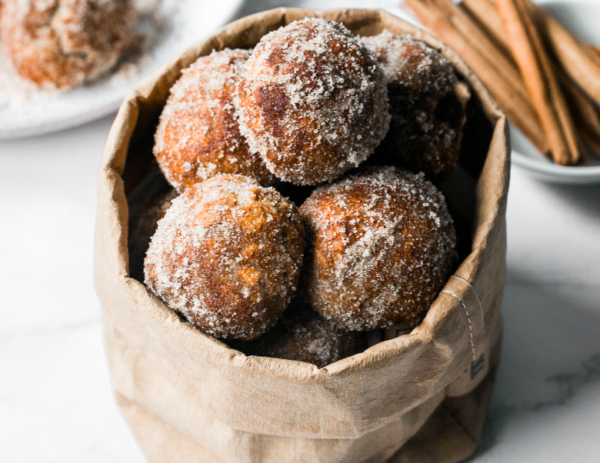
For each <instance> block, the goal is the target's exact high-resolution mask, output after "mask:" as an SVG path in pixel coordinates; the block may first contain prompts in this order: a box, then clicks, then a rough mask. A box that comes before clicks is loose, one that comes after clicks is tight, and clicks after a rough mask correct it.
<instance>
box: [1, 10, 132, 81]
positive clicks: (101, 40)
mask: <svg viewBox="0 0 600 463" xmlns="http://www.w3.org/2000/svg"><path fill="white" fill-rule="evenodd" d="M1 3H2V11H1V14H0V35H1V37H2V45H3V46H4V48H5V50H6V52H7V54H8V56H9V57H10V59H11V61H12V63H13V65H14V67H15V69H16V71H17V72H18V73H19V75H21V76H22V77H24V78H25V79H27V80H30V81H32V82H34V83H35V84H37V85H38V86H49V87H56V88H69V87H76V86H78V85H81V84H82V83H84V82H85V81H89V80H92V79H94V78H96V77H98V76H100V75H101V74H103V73H105V72H106V71H108V70H109V69H110V68H111V67H113V66H114V65H115V63H116V62H117V60H118V59H119V58H120V57H121V55H122V54H123V52H124V51H125V50H126V49H127V48H128V47H129V45H130V44H131V42H132V40H133V38H134V35H135V28H136V24H137V13H136V10H135V6H134V2H133V0H27V1H23V0H3V1H2V2H1Z"/></svg>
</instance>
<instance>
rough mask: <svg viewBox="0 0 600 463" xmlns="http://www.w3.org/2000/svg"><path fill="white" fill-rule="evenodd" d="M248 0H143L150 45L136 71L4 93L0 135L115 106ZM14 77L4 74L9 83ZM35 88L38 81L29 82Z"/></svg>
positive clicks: (61, 125)
mask: <svg viewBox="0 0 600 463" xmlns="http://www.w3.org/2000/svg"><path fill="white" fill-rule="evenodd" d="M242 1H243V0H216V1H215V0H143V1H142V0H138V2H137V3H138V5H139V7H140V8H144V9H146V10H154V13H153V14H152V15H145V16H142V19H141V21H140V24H139V26H138V31H139V32H141V33H145V34H146V36H147V37H148V40H149V42H148V47H147V48H148V50H147V52H146V57H144V59H143V61H141V64H140V65H139V66H137V69H138V70H137V71H136V72H134V74H133V75H131V74H129V75H128V74H127V73H126V72H124V71H122V72H118V73H117V74H116V75H115V74H114V73H113V74H109V75H108V76H106V77H104V78H102V79H100V80H98V81H96V82H94V83H91V84H89V85H85V86H83V87H81V88H78V89H75V90H73V91H70V92H66V93H60V94H58V93H57V92H44V91H34V92H33V95H34V96H32V95H31V94H30V92H28V93H26V92H25V91H24V90H26V89H27V87H28V85H27V83H26V82H22V84H23V88H21V85H19V86H18V87H19V91H14V92H5V93H0V139H8V138H18V137H25V136H30V135H39V134H42V133H47V132H54V131H57V130H61V129H66V128H68V127H73V126H76V125H79V124H83V123H85V122H89V121H91V120H94V119H97V118H99V117H102V116H105V115H107V114H110V113H111V112H113V111H115V110H116V109H117V108H118V107H119V105H120V104H121V101H123V98H125V95H126V94H127V92H128V91H129V89H130V88H131V87H132V86H134V85H135V84H136V83H138V82H139V81H140V80H142V79H143V78H145V77H147V76H149V75H150V74H152V73H153V72H154V71H155V70H157V69H158V68H159V67H160V66H161V65H162V64H164V63H165V62H167V61H168V60H170V59H171V58H174V57H176V56H177V55H179V54H180V53H182V52H183V51H185V50H186V49H187V48H188V47H189V46H190V45H192V44H193V43H194V42H196V41H198V40H200V39H201V38H202V37H204V36H206V35H208V34H210V33H211V32H213V31H214V30H216V29H217V28H219V27H221V26H222V25H224V24H225V23H227V22H228V21H230V20H231V19H233V16H234V14H235V12H236V11H237V9H238V8H239V7H240V5H241V3H242ZM9 77H10V78H11V79H14V78H15V77H14V76H12V75H11V76H8V74H6V75H0V80H2V79H4V82H7V80H8V78H9ZM29 87H33V86H29Z"/></svg>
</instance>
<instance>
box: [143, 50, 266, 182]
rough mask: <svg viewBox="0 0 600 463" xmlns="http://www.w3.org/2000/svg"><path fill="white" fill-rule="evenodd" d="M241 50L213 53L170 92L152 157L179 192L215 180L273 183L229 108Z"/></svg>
mask: <svg viewBox="0 0 600 463" xmlns="http://www.w3.org/2000/svg"><path fill="white" fill-rule="evenodd" d="M249 56H250V52H248V51H247V50H230V49H225V50H222V51H219V52H213V53H212V54H210V55H209V56H204V57H202V58H200V59H198V60H197V61H196V62H195V63H193V64H192V65H191V66H190V67H189V68H187V69H184V70H183V72H182V76H181V77H180V78H179V79H178V80H177V82H176V83H175V85H173V87H172V88H171V95H170V96H169V99H168V100H167V104H166V105H165V107H164V109H163V112H162V114H161V116H160V122H159V124H158V129H157V131H156V135H155V145H154V155H155V156H156V159H157V161H158V163H159V166H160V168H161V170H162V172H163V174H164V175H165V177H166V178H167V180H168V181H169V183H171V185H173V187H175V188H176V189H177V190H178V191H180V192H181V191H183V190H185V189H186V188H189V187H190V186H192V185H194V184H195V183H199V182H202V181H204V180H207V179H209V178H211V177H214V176H215V175H217V174H240V175H247V176H249V177H253V178H255V179H256V180H258V181H259V182H260V183H261V184H262V185H264V186H268V185H270V184H271V183H272V182H273V180H274V177H273V175H272V174H271V173H270V172H269V171H268V170H267V168H266V167H265V165H264V163H263V162H262V160H261V159H260V157H259V156H258V155H256V154H252V153H250V152H249V149H248V145H247V143H246V141H245V140H244V138H243V137H242V136H241V134H240V131H239V127H238V122H237V120H236V115H235V110H234V107H233V92H234V90H235V88H236V85H237V82H238V81H239V79H240V76H241V75H242V73H243V72H244V68H245V64H246V61H247V59H248V57H249Z"/></svg>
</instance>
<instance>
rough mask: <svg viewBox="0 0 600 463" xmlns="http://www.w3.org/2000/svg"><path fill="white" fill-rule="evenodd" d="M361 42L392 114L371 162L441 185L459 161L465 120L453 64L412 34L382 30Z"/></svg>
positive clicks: (464, 109) (464, 110)
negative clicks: (382, 79)
mask: <svg viewBox="0 0 600 463" xmlns="http://www.w3.org/2000/svg"><path fill="white" fill-rule="evenodd" d="M362 40H363V42H364V43H366V44H367V46H369V48H370V49H371V50H372V51H373V53H374V55H375V57H376V58H377V62H378V63H379V65H380V66H381V67H382V69H383V71H384V73H385V76H386V80H387V85H388V95H389V102H390V113H391V115H392V120H391V122H390V130H389V132H388V134H387V136H386V137H385V139H384V140H383V141H382V142H381V145H380V146H379V148H378V149H377V151H376V153H375V155H374V156H373V158H372V160H373V161H375V162H377V163H381V164H384V165H390V164H391V165H396V166H398V167H402V168H405V169H409V170H411V171H413V172H421V171H422V172H425V174H426V175H427V176H428V177H429V178H432V179H435V180H443V179H444V178H446V177H447V176H448V175H449V174H450V172H452V169H453V168H454V166H455V165H456V162H457V161H458V158H459V156H460V150H461V141H462V134H463V127H464V125H465V121H466V108H465V106H466V105H465V104H464V102H462V101H461V99H460V98H459V97H458V95H457V85H458V80H457V78H456V74H455V72H454V68H453V67H452V64H451V63H450V62H449V61H448V60H447V59H446V58H444V56H443V55H442V54H441V53H440V52H438V51H437V50H434V49H433V48H431V47H429V46H428V45H427V44H425V43H424V42H423V41H421V40H419V39H417V38H415V37H412V36H410V35H394V34H392V33H391V32H389V31H387V30H386V31H384V32H382V33H381V34H379V35H377V36H374V37H363V38H362Z"/></svg>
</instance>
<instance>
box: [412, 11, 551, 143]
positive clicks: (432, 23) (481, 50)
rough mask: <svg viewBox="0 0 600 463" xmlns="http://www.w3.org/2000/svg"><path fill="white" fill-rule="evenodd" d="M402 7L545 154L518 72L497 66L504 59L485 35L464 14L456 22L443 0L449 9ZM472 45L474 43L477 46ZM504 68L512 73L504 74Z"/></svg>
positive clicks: (543, 139)
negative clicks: (460, 60) (454, 56)
mask: <svg viewBox="0 0 600 463" xmlns="http://www.w3.org/2000/svg"><path fill="white" fill-rule="evenodd" d="M405 4H406V5H407V6H408V7H409V8H411V9H412V10H413V12H414V13H415V15H416V16H417V18H418V19H419V21H421V23H422V24H423V25H424V26H425V27H426V28H428V29H429V30H431V31H434V32H435V34H436V35H437V36H438V37H440V38H441V39H442V40H443V41H444V42H446V43H447V44H448V45H449V46H450V47H452V48H453V49H454V50H455V51H456V52H457V53H458V54H459V55H460V56H461V57H462V58H463V59H464V60H465V61H466V62H467V64H468V65H469V66H470V67H471V68H472V69H473V70H474V71H475V72H476V73H477V75H478V76H479V78H480V79H481V80H482V81H483V83H484V84H485V85H486V86H487V88H488V89H489V90H490V92H491V93H492V94H493V95H494V97H495V98H496V100H498V103H499V104H500V106H502V108H503V109H504V111H505V112H506V114H507V116H508V118H509V120H510V121H511V122H512V123H513V124H514V125H515V126H516V127H517V128H519V130H521V132H523V133H524V134H525V136H526V137H527V138H529V140H530V141H531V142H532V143H533V145H534V146H535V147H536V148H537V149H538V150H539V151H540V152H542V153H544V154H548V152H549V145H548V143H547V141H546V139H545V137H544V132H543V130H542V126H541V124H540V121H539V119H538V116H537V114H536V111H535V109H534V107H533V105H532V104H531V102H530V101H529V96H528V94H527V90H526V88H525V86H524V84H523V82H522V80H521V78H520V76H518V72H517V73H516V74H517V75H516V76H515V69H514V66H513V65H512V64H510V63H509V64H508V65H507V64H504V69H502V68H501V66H500V65H499V63H500V62H502V63H506V61H507V60H506V57H504V60H502V54H501V53H500V52H499V51H498V49H497V48H496V47H495V46H494V44H493V43H491V41H490V39H489V38H487V36H486V35H485V32H484V31H483V30H482V29H481V28H479V26H478V25H477V24H476V23H475V22H473V20H472V19H470V18H469V17H468V16H467V15H465V14H464V13H463V14H462V17H459V18H458V19H456V17H457V16H458V15H457V13H456V11H459V12H460V10H459V9H458V8H457V7H455V5H452V4H451V2H449V0H446V4H450V5H451V6H447V7H446V8H440V6H442V3H441V1H440V0H405ZM460 13H462V12H460ZM460 13H459V14H460ZM451 19H453V20H454V23H453V22H451ZM456 22H458V23H459V24H460V25H462V26H465V27H464V29H462V28H461V29H458V28H457V27H456ZM476 29H477V30H478V31H479V32H478V33H476V34H475V36H476V37H477V40H475V39H474V37H473V36H470V35H467V33H466V31H467V30H468V31H469V32H470V33H472V32H473V31H474V30H476ZM474 42H478V43H477V45H475V44H474ZM508 68H511V69H512V71H510V70H509V71H506V69H508Z"/></svg>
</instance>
